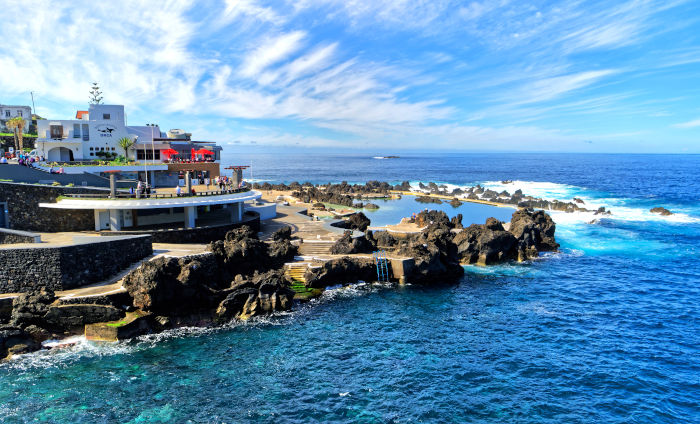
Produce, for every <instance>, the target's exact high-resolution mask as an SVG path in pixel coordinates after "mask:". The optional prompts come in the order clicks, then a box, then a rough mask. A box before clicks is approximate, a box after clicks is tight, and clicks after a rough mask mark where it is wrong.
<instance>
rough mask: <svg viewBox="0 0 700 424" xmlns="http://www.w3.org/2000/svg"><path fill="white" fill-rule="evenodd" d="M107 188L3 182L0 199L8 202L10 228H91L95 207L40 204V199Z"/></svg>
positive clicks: (72, 229) (57, 229) (41, 229)
mask: <svg viewBox="0 0 700 424" xmlns="http://www.w3.org/2000/svg"><path fill="white" fill-rule="evenodd" d="M105 192H106V190H103V189H99V188H85V187H59V186H49V185H35V184H21V183H8V182H0V202H7V206H8V208H7V209H8V214H9V217H8V219H9V222H10V228H12V229H15V230H27V231H43V232H59V231H85V230H87V231H92V230H94V229H95V214H94V212H93V211H92V210H77V209H76V210H69V209H50V208H40V207H39V203H43V202H47V203H52V202H55V201H56V198H57V197H59V196H63V195H65V194H78V193H93V194H104V193H105Z"/></svg>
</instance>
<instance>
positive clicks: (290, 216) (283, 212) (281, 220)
mask: <svg viewBox="0 0 700 424" xmlns="http://www.w3.org/2000/svg"><path fill="white" fill-rule="evenodd" d="M304 209H305V208H299V207H293V206H283V205H280V204H278V205H277V217H276V218H273V219H270V220H268V221H263V222H262V223H261V228H260V231H261V232H262V233H263V234H262V237H261V239H262V240H266V239H269V238H270V236H272V233H274V232H275V231H277V230H278V229H280V228H282V227H283V226H285V225H288V226H290V227H291V228H292V235H293V236H296V237H299V238H301V239H312V240H337V239H339V238H340V236H341V235H340V234H338V233H334V232H331V231H328V230H327V229H325V228H324V227H323V221H314V220H312V219H310V218H309V217H308V216H305V215H301V214H299V213H297V212H299V211H300V210H304Z"/></svg>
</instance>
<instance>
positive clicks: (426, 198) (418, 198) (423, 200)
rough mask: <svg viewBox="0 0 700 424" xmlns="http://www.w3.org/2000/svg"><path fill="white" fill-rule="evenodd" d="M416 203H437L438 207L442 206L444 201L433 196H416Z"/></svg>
mask: <svg viewBox="0 0 700 424" xmlns="http://www.w3.org/2000/svg"><path fill="white" fill-rule="evenodd" d="M416 202H418V203H435V204H436V205H440V204H442V200H440V199H439V198H437V197H431V196H416Z"/></svg>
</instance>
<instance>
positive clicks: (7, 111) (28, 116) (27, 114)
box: [0, 105, 32, 133]
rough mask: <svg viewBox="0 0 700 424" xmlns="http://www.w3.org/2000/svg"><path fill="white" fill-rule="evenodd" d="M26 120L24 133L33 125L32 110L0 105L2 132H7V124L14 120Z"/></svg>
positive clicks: (25, 107) (27, 107)
mask: <svg viewBox="0 0 700 424" xmlns="http://www.w3.org/2000/svg"><path fill="white" fill-rule="evenodd" d="M17 117H20V118H24V121H25V122H26V124H25V125H24V132H25V133H26V132H28V131H29V125H30V124H31V123H32V108H31V107H29V106H11V105H0V131H2V132H6V131H7V128H6V127H5V122H7V121H8V120H10V119H12V118H17Z"/></svg>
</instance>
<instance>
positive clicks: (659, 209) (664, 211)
mask: <svg viewBox="0 0 700 424" xmlns="http://www.w3.org/2000/svg"><path fill="white" fill-rule="evenodd" d="M649 212H651V213H658V214H659V215H662V216H668V215H673V212H671V211H670V210H668V209H666V208H664V207H662V206H657V207H655V208H651V209H649Z"/></svg>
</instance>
